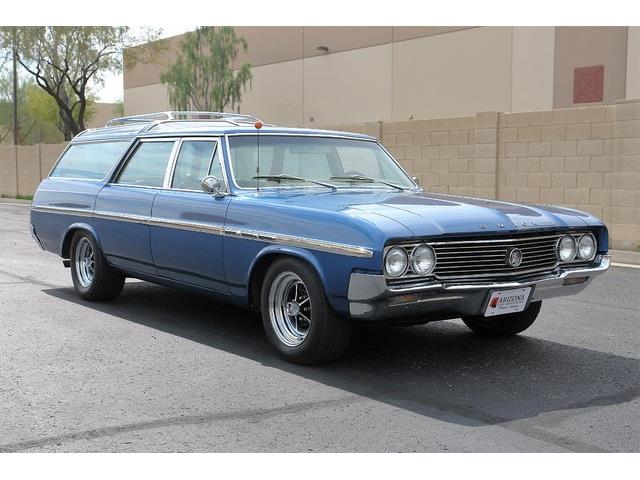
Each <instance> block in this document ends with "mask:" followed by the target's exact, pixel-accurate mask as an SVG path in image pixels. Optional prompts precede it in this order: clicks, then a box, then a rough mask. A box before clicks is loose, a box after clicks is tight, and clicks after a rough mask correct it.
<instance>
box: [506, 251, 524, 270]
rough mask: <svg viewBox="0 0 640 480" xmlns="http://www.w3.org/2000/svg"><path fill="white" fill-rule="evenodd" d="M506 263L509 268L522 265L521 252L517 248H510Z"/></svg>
mask: <svg viewBox="0 0 640 480" xmlns="http://www.w3.org/2000/svg"><path fill="white" fill-rule="evenodd" d="M507 262H509V265H510V266H511V267H514V268H515V267H518V266H520V264H521V263H522V251H521V250H520V249H519V248H512V249H511V250H509V252H508V254H507Z"/></svg>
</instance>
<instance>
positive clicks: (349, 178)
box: [329, 175, 404, 192]
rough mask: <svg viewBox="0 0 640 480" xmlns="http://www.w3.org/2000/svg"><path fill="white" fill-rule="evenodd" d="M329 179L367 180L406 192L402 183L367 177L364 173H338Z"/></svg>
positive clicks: (366, 181) (367, 181)
mask: <svg viewBox="0 0 640 480" xmlns="http://www.w3.org/2000/svg"><path fill="white" fill-rule="evenodd" d="M329 180H345V181H347V182H365V183H375V182H377V183H382V184H383V185H387V186H388V187H393V188H395V189H397V190H400V191H401V192H404V188H402V187H401V186H400V185H396V184H395V183H391V182H387V181H385V180H380V179H378V178H371V177H365V176H364V175H336V176H333V177H329Z"/></svg>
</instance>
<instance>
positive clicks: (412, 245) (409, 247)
mask: <svg viewBox="0 0 640 480" xmlns="http://www.w3.org/2000/svg"><path fill="white" fill-rule="evenodd" d="M589 234H590V235H592V236H593V237H594V241H595V245H596V248H595V249H594V253H593V255H592V256H591V258H588V259H582V258H578V256H577V255H576V257H575V258H574V259H573V260H572V261H570V262H560V261H559V260H558V259H557V248H558V243H559V241H560V239H561V238H562V237H564V236H565V235H571V236H572V237H573V238H574V240H575V241H576V249H577V245H578V241H579V239H580V238H581V237H582V236H583V235H589ZM551 238H557V241H556V244H555V248H554V252H556V262H555V264H554V265H553V266H544V267H539V268H532V269H528V270H518V271H514V272H507V273H489V274H471V275H460V276H455V277H454V276H446V277H442V276H441V275H438V274H437V273H435V271H436V270H437V268H438V254H437V250H436V249H435V248H434V249H433V252H434V255H435V258H436V263H435V267H434V269H433V271H432V272H431V273H430V274H428V275H417V274H415V273H413V271H412V269H411V255H412V253H413V250H414V249H415V248H416V247H417V246H418V245H422V244H426V245H429V246H430V247H432V248H433V247H434V246H437V245H446V246H451V245H453V246H455V245H457V244H464V245H468V244H474V243H478V244H482V243H487V242H488V241H490V242H492V243H509V242H514V241H518V240H547V239H551ZM393 247H402V248H404V249H405V250H406V252H407V255H408V258H409V262H408V266H407V269H406V270H405V273H404V274H402V275H400V276H398V277H390V276H389V275H387V273H386V271H385V268H384V261H385V259H386V257H387V252H388V251H389V250H390V249H391V248H393ZM597 251H598V242H597V240H596V238H595V235H593V233H592V232H589V231H579V232H566V233H552V234H549V235H540V236H535V237H526V236H524V237H522V238H518V237H512V238H499V239H491V238H487V239H486V240H454V241H450V242H448V241H429V240H425V241H422V242H411V243H398V244H391V245H387V246H386V247H385V248H384V251H383V255H382V271H383V273H384V276H385V278H386V279H387V281H390V282H398V281H403V280H423V279H424V280H430V279H443V280H458V279H469V278H482V277H485V278H486V277H518V276H523V275H528V274H532V273H537V272H544V271H548V270H553V269H555V268H557V267H560V266H565V267H566V266H571V265H576V264H580V263H585V262H590V261H593V259H594V258H595V257H596V255H597ZM505 266H506V265H505Z"/></svg>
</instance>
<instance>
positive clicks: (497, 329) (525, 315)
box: [462, 302, 542, 337]
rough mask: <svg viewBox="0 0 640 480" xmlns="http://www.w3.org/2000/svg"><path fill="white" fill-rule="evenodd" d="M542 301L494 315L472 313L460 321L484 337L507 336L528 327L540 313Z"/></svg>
mask: <svg viewBox="0 0 640 480" xmlns="http://www.w3.org/2000/svg"><path fill="white" fill-rule="evenodd" d="M541 306H542V302H532V303H530V304H529V306H528V307H527V308H526V310H523V311H522V312H517V313H507V314H506V315H498V316H495V317H485V316H483V315H473V316H467V317H462V321H463V322H464V323H465V324H466V325H467V327H469V328H470V329H471V330H473V331H474V332H475V333H477V334H479V335H483V336H485V337H507V336H509V335H515V334H517V333H520V332H524V331H525V330H526V329H527V328H529V327H530V326H531V325H532V324H533V322H535V320H536V318H538V314H539V313H540V307H541Z"/></svg>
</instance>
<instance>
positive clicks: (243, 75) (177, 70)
mask: <svg viewBox="0 0 640 480" xmlns="http://www.w3.org/2000/svg"><path fill="white" fill-rule="evenodd" d="M241 48H242V50H243V51H244V52H245V53H246V51H247V42H246V40H245V39H244V38H242V37H238V36H237V35H236V33H235V31H234V30H233V28H232V27H219V28H215V27H199V28H197V29H196V30H195V31H194V32H189V33H187V34H186V36H185V38H184V40H182V42H180V53H179V54H178V58H177V59H176V61H175V63H173V65H171V66H170V67H169V69H168V70H167V71H166V72H165V73H163V74H162V75H161V76H160V80H161V81H162V83H164V84H166V85H167V87H168V92H169V103H170V104H171V107H172V108H174V109H176V110H207V111H219V112H222V111H224V109H225V108H226V107H228V106H229V107H231V109H232V110H236V109H238V108H239V105H240V100H241V97H242V93H243V92H244V91H246V88H247V84H249V87H251V81H252V79H253V76H252V74H251V64H250V63H244V64H242V65H240V67H238V68H234V61H235V60H236V59H237V57H238V53H239V51H240V49H241Z"/></svg>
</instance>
